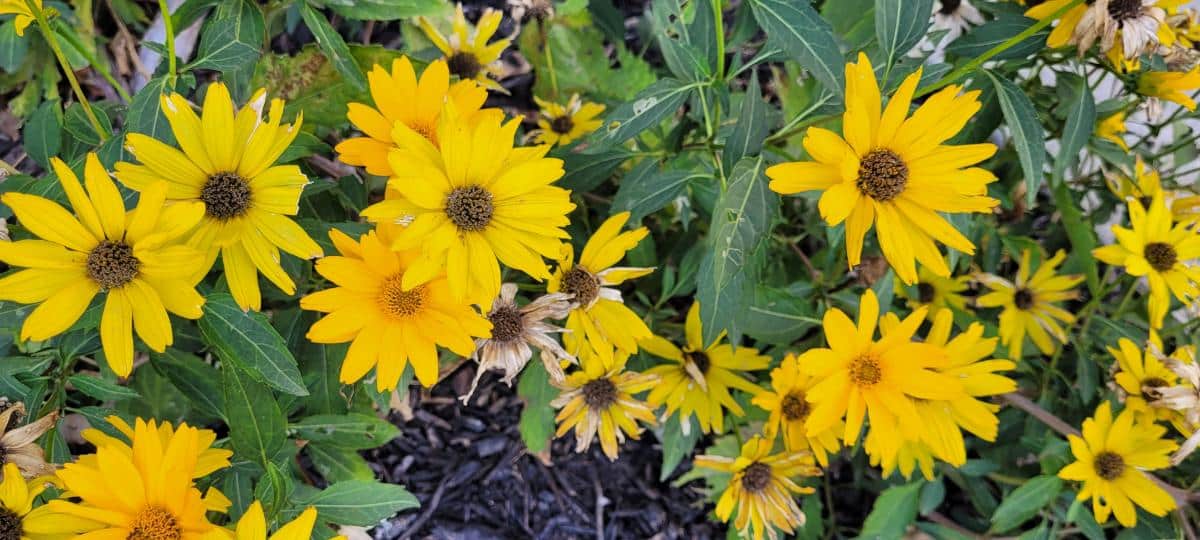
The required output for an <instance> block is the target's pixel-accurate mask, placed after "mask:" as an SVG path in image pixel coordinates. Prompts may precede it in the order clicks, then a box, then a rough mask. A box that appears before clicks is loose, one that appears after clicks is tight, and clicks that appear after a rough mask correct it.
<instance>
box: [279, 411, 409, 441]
mask: <svg viewBox="0 0 1200 540" xmlns="http://www.w3.org/2000/svg"><path fill="white" fill-rule="evenodd" d="M291 428H292V429H293V430H295V431H296V435H297V436H298V437H300V438H301V439H305V440H309V441H312V442H316V443H321V444H327V445H331V446H337V447H341V448H348V449H352V450H366V449H368V448H375V447H378V446H382V445H384V444H386V443H387V442H388V441H390V440H392V439H394V438H396V436H398V435H399V434H400V430H398V429H396V426H393V425H392V424H391V422H388V421H387V420H382V419H380V418H377V417H375V416H374V415H369V414H361V413H349V414H317V415H313V416H309V417H306V418H304V419H302V420H300V421H299V422H296V423H295V424H292V427H291Z"/></svg>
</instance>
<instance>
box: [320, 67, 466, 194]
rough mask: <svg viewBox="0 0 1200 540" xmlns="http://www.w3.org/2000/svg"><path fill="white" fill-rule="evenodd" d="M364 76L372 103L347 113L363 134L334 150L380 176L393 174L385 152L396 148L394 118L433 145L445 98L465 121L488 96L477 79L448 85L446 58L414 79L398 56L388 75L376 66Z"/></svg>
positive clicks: (352, 105) (352, 107) (355, 105)
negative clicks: (373, 105) (369, 89)
mask: <svg viewBox="0 0 1200 540" xmlns="http://www.w3.org/2000/svg"><path fill="white" fill-rule="evenodd" d="M367 80H368V82H369V83H370V88H371V100H372V101H374V102H375V107H371V106H370V105H366V104H364V103H350V104H348V105H347V108H348V111H347V113H346V117H347V118H349V119H350V123H352V124H354V127H356V128H358V130H359V131H361V132H363V134H364V135H366V137H353V138H350V139H346V140H344V141H342V142H340V143H338V145H337V148H335V149H334V150H336V151H337V153H338V159H340V160H342V161H343V162H345V163H346V164H349V165H361V166H363V167H366V169H367V172H368V173H371V174H374V175H379V176H392V175H393V172H394V171H393V170H392V166H391V164H389V163H388V152H389V151H390V150H391V149H392V148H395V147H397V144H396V140H395V139H394V138H393V136H392V132H393V128H394V126H395V125H396V122H400V123H402V124H404V125H406V126H408V128H409V129H411V130H413V131H415V132H417V133H419V134H421V135H423V136H424V137H426V138H428V139H429V140H430V141H431V142H433V144H434V146H436V145H437V126H438V118H439V117H440V116H441V115H442V109H443V108H444V107H445V104H446V102H450V103H453V105H454V109H455V110H456V111H458V113H459V114H460V115H461V116H462V117H463V118H464V119H465V120H468V121H469V120H470V118H471V117H472V116H473V115H474V114H475V112H476V111H479V110H480V108H481V107H483V102H484V101H485V100H486V99H487V90H484V89H483V88H482V87H480V86H479V84H477V83H476V82H475V81H459V82H456V83H454V84H451V83H450V70H449V68H447V67H446V61H445V60H437V61H434V62H433V63H431V64H429V66H428V67H426V68H425V71H423V72H421V78H420V80H419V81H418V80H417V74H416V71H414V70H413V66H412V62H409V60H408V57H407V56H401V57H400V58H397V59H395V60H393V61H392V71H391V73H388V71H387V70H386V69H384V68H383V66H380V65H378V64H376V65H375V67H374V68H372V69H371V72H370V73H368V74H367Z"/></svg>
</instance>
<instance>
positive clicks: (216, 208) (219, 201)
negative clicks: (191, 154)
mask: <svg viewBox="0 0 1200 540" xmlns="http://www.w3.org/2000/svg"><path fill="white" fill-rule="evenodd" d="M230 135H231V136H232V134H230ZM200 200H201V201H204V213H205V214H207V215H208V217H210V218H213V219H232V218H235V217H241V216H242V215H244V214H245V213H246V211H247V210H249V209H250V183H249V182H247V181H246V179H244V178H242V177H241V176H238V175H237V174H236V173H231V172H222V173H217V174H214V175H212V176H210V177H208V181H207V182H205V183H204V187H202V188H200Z"/></svg>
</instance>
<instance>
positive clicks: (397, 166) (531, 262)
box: [362, 104, 575, 355]
mask: <svg viewBox="0 0 1200 540" xmlns="http://www.w3.org/2000/svg"><path fill="white" fill-rule="evenodd" d="M501 116H502V115H499V114H486V115H480V117H479V118H478V121H476V122H473V123H467V122H465V121H464V120H463V119H462V118H460V117H459V116H458V115H457V113H456V112H455V111H454V110H453V107H452V105H450V104H448V106H447V108H446V111H445V112H443V114H442V115H441V117H440V118H438V129H437V140H438V141H439V142H440V147H439V146H434V145H433V143H432V142H431V141H430V140H429V139H427V138H425V137H424V136H422V135H420V134H418V133H417V132H416V131H413V130H412V129H410V128H409V127H408V126H406V125H404V124H403V123H399V122H398V123H396V125H395V128H396V129H395V130H394V131H393V133H392V134H393V136H395V137H396V142H397V143H398V144H399V146H400V148H399V149H394V150H392V151H391V152H390V154H389V156H388V159H389V160H391V163H392V169H393V170H394V171H396V173H395V174H396V176H393V177H392V178H391V179H390V180H389V181H388V187H389V189H392V190H395V191H396V192H397V196H396V197H395V198H391V199H387V200H384V201H381V202H379V203H376V204H374V205H372V206H370V207H368V208H367V209H366V210H363V212H362V215H363V216H365V217H367V218H368V219H370V220H372V221H378V222H384V223H395V222H397V221H398V220H405V221H406V220H410V219H411V223H410V224H409V225H408V226H407V227H404V228H397V229H396V230H395V232H394V235H393V237H392V241H393V244H392V248H394V249H397V250H402V251H403V250H409V249H416V248H420V253H421V256H420V257H418V258H417V259H416V260H415V261H414V262H413V271H411V272H408V273H406V274H405V276H404V284H403V286H404V288H405V290H408V289H412V288H414V287H416V286H418V285H420V284H421V283H423V282H424V281H426V280H428V279H429V278H431V277H432V276H434V275H437V274H439V273H441V272H442V271H443V269H445V270H444V271H445V273H446V274H447V276H448V277H449V282H448V283H449V285H450V292H451V293H452V294H453V296H454V297H455V298H457V299H465V300H468V301H470V302H471V303H474V304H478V305H481V306H490V305H491V303H492V300H494V299H495V298H496V296H497V295H499V294H500V265H499V263H501V262H502V263H504V264H505V266H508V267H510V268H514V269H517V270H520V271H521V272H524V273H526V274H528V275H529V276H530V277H532V278H534V279H537V280H542V279H547V278H549V277H550V269H549V268H548V267H547V266H546V263H545V261H544V260H543V258H544V257H545V258H553V257H557V256H558V254H559V251H560V249H561V248H560V245H561V243H562V240H563V239H566V238H569V236H568V235H567V232H566V231H565V230H563V227H566V226H567V225H568V224H570V219H568V218H567V214H568V213H570V212H571V210H574V209H575V204H574V203H572V202H571V194H570V192H569V191H567V190H565V189H563V188H560V187H558V186H555V185H553V183H554V182H556V181H557V180H558V179H559V178H561V177H562V175H563V168H562V160H561V159H557V158H548V157H546V152H548V151H549V150H550V147H549V146H535V147H514V145H513V143H514V138H513V137H514V135H515V134H516V130H517V126H518V124H519V123H520V122H519V121H517V120H512V121H510V122H507V123H503V120H502V118H501ZM466 354H468V355H469V354H470V352H467V353H466Z"/></svg>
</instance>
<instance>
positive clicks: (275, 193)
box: [116, 83, 321, 310]
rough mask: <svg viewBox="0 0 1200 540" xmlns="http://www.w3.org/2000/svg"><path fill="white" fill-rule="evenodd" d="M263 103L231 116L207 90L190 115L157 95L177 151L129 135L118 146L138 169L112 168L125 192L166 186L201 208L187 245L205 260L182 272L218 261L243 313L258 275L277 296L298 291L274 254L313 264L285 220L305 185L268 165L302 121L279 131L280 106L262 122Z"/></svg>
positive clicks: (223, 94) (259, 96)
mask: <svg viewBox="0 0 1200 540" xmlns="http://www.w3.org/2000/svg"><path fill="white" fill-rule="evenodd" d="M264 101H266V91H265V90H259V91H258V92H257V93H256V94H255V95H254V97H253V98H252V99H251V100H250V103H249V104H248V105H246V106H245V107H242V109H241V110H238V111H236V112H235V111H234V106H233V102H232V101H231V100H230V98H229V90H227V89H226V88H225V85H223V84H221V83H213V84H210V85H209V86H208V91H207V93H206V94H205V96H204V107H203V108H202V109H201V114H200V116H196V113H195V112H193V111H192V108H191V106H190V105H189V104H188V102H187V100H186V99H184V97H183V96H181V95H179V94H171V95H170V96H163V98H162V109H163V114H164V115H165V116H166V117H167V121H168V122H169V123H170V124H171V131H173V132H174V133H175V139H176V140H178V141H179V146H180V148H182V151H181V150H179V149H176V148H174V147H171V146H168V145H166V144H163V143H162V142H160V141H158V140H156V139H154V138H152V137H148V136H146V135H142V134H139V133H130V134H129V135H128V136H126V138H125V143H126V148H128V150H129V152H130V153H131V154H133V155H134V156H136V157H137V159H138V160H139V161H141V162H142V164H141V165H135V164H133V163H125V162H122V163H117V169H116V175H117V179H119V180H120V181H121V183H123V184H125V185H126V186H128V187H129V188H130V189H134V190H137V191H145V190H146V189H147V188H149V187H150V186H151V185H153V184H154V183H155V182H159V181H162V180H166V181H167V183H168V185H169V188H168V189H167V200H168V201H171V202H178V201H189V202H190V201H199V202H202V203H204V218H203V219H201V220H200V224H199V225H198V226H197V227H196V229H195V230H194V231H192V234H191V238H190V239H189V240H188V244H189V245H192V246H194V247H195V248H197V249H199V250H200V251H201V252H203V253H204V257H203V258H202V259H201V260H202V261H203V262H202V263H200V264H197V260H195V259H189V260H187V261H184V262H186V263H187V264H188V268H189V270H190V272H189V273H193V274H195V275H197V276H203V275H204V274H206V273H207V272H208V270H209V268H211V267H212V264H213V262H214V261H215V260H216V258H217V255H218V254H220V255H221V261H222V262H223V264H224V268H225V279H226V280H227V281H228V283H229V290H230V292H232V293H233V297H234V298H235V299H236V300H237V303H238V305H240V306H241V307H242V309H253V310H258V309H260V308H261V307H262V295H261V293H260V292H259V288H258V273H259V272H261V273H262V274H263V276H265V277H266V278H267V279H268V280H270V281H271V283H274V284H275V285H276V286H277V287H279V289H280V290H282V291H283V292H284V293H286V294H292V293H295V292H296V285H295V283H293V282H292V278H291V277H289V276H288V275H287V273H286V272H284V270H283V266H281V265H280V263H279V250H281V249H282V250H283V251H285V252H287V253H291V254H292V255H295V256H297V257H300V258H302V259H310V258H313V257H320V256H321V247H320V246H318V245H317V243H316V242H314V241H313V240H312V238H309V236H308V233H306V232H304V229H301V228H300V226H299V225H297V224H296V223H295V222H294V221H292V220H291V219H288V217H287V216H291V215H295V214H296V212H297V211H298V202H299V200H300V192H301V191H303V189H304V186H305V184H307V183H308V177H306V176H305V175H304V173H303V172H301V170H300V167H298V166H296V165H273V164H274V163H275V160H277V159H279V156H280V155H281V154H283V151H284V150H286V149H287V147H288V145H290V144H291V143H292V140H293V139H295V138H296V135H297V134H298V133H300V124H301V122H302V121H303V119H304V118H303V114H301V115H300V116H299V117H297V118H296V123H295V124H294V125H292V124H281V123H280V120H281V117H282V116H283V100H280V99H275V100H272V101H271V111H270V115H269V116H270V120H268V121H266V122H263V120H262V117H261V115H262V109H263V103H264Z"/></svg>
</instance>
